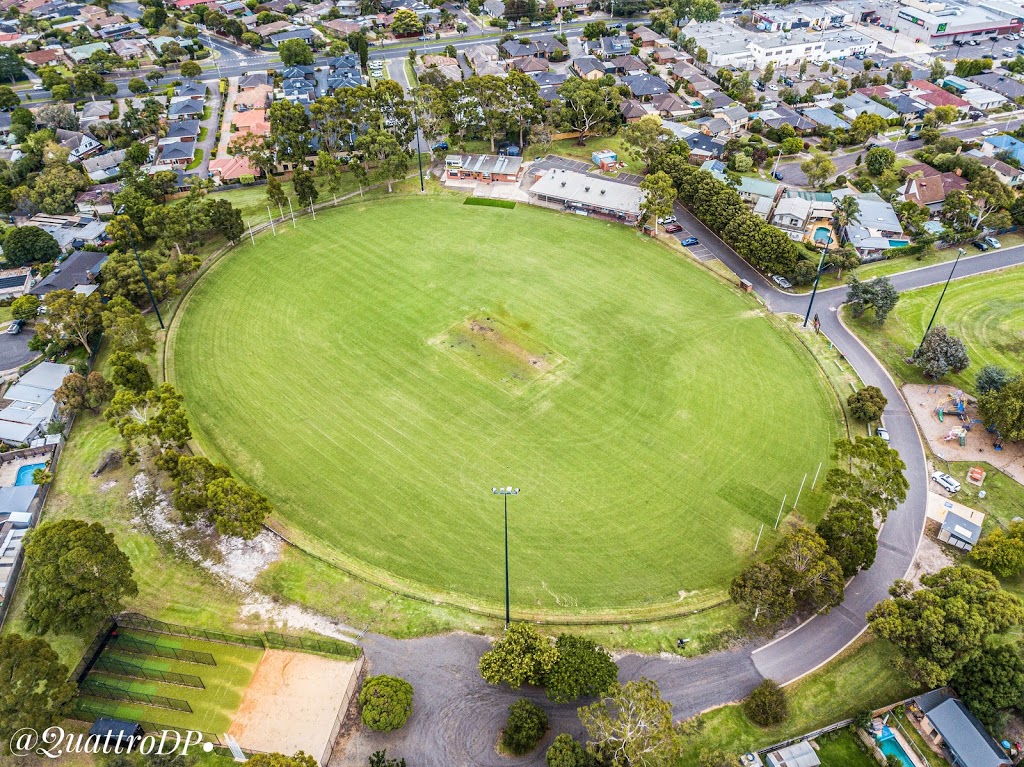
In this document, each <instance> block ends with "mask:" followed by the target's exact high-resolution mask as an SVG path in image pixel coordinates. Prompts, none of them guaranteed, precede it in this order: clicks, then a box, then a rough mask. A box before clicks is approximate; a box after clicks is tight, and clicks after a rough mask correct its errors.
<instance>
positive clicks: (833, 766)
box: [817, 730, 878, 767]
mask: <svg viewBox="0 0 1024 767" xmlns="http://www.w3.org/2000/svg"><path fill="white" fill-rule="evenodd" d="M817 743H818V758H819V759H821V763H822V764H823V765H825V767H878V761H877V760H876V759H875V757H874V756H872V755H871V754H869V753H868V752H867V749H866V748H865V747H864V746H863V745H862V744H861V742H860V740H858V738H857V736H856V735H855V734H854V733H852V732H850V731H849V730H839V731H838V732H835V733H828V734H827V735H822V736H821V737H820V738H818V739H817Z"/></svg>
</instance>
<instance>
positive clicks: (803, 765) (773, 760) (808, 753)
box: [765, 740, 821, 767]
mask: <svg viewBox="0 0 1024 767" xmlns="http://www.w3.org/2000/svg"><path fill="white" fill-rule="evenodd" d="M765 761H766V762H767V764H768V767H819V765H820V764H821V759H819V758H818V752H817V751H815V750H814V747H813V746H812V745H811V744H810V743H808V742H807V741H806V740H802V741H800V742H799V743H794V744H793V745H791V746H786V747H785V748H780V749H777V750H775V751H769V752H768V753H767V754H765Z"/></svg>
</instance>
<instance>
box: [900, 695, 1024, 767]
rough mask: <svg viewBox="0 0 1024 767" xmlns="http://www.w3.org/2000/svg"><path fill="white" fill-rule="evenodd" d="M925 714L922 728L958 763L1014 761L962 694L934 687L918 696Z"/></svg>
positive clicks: (998, 766)
mask: <svg viewBox="0 0 1024 767" xmlns="http://www.w3.org/2000/svg"><path fill="white" fill-rule="evenodd" d="M914 704H915V706H916V707H917V708H918V709H919V710H920V711H921V713H922V714H924V718H923V719H922V720H921V723H920V725H919V729H920V730H921V733H922V734H923V735H924V736H925V739H926V740H928V741H930V742H931V743H932V744H933V745H935V746H939V747H940V748H941V749H942V750H943V751H944V752H945V753H946V754H947V755H948V757H949V761H950V762H952V763H953V764H955V765H957V766H958V767H1003V766H1004V765H1010V764H1012V762H1011V761H1010V759H1009V757H1007V755H1006V753H1005V752H1004V751H1003V750H1002V749H1001V748H1000V747H999V744H998V743H996V742H995V740H993V738H992V736H991V735H989V733H988V731H987V730H986V729H985V727H984V725H982V723H981V722H979V721H978V719H977V717H975V716H974V714H972V713H971V712H970V710H969V709H968V708H967V706H965V705H964V702H963V701H962V700H960V699H959V698H956V697H954V696H953V695H952V694H950V693H949V692H947V691H946V690H932V691H931V692H928V693H925V694H924V695H919V696H918V697H916V698H914Z"/></svg>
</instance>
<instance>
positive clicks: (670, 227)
mask: <svg viewBox="0 0 1024 767" xmlns="http://www.w3.org/2000/svg"><path fill="white" fill-rule="evenodd" d="M665 231H666V232H667V233H668V234H675V233H676V232H681V231H683V227H681V226H680V225H679V224H665Z"/></svg>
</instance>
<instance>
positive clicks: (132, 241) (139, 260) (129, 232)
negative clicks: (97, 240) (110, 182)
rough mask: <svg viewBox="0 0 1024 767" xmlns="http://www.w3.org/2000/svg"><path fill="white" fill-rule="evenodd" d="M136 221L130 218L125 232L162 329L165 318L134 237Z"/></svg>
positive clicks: (120, 213)
mask: <svg viewBox="0 0 1024 767" xmlns="http://www.w3.org/2000/svg"><path fill="white" fill-rule="evenodd" d="M124 210H125V207H124V205H122V206H121V207H120V208H118V209H117V215H119V216H123V215H124ZM133 226H135V223H134V222H133V221H132V220H131V219H129V220H128V226H126V227H125V228H124V231H125V233H126V234H127V235H128V244H129V245H131V246H132V252H133V253H135V263H137V264H138V265H139V273H140V274H142V284H143V285H145V286H146V293H148V294H149V302H150V303H151V304H153V312H154V313H155V314H156V321H157V322H159V323H160V329H161V330H163V329H164V318H163V317H161V316H160V309H159V308H158V307H157V305H156V297H155V296H154V295H153V289H152V288H151V287H150V286H149V278H148V277H147V276H146V270H145V269H143V268H142V258H141V257H140V256H139V249H138V248H136V247H135V238H134V237H132V227H133Z"/></svg>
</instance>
